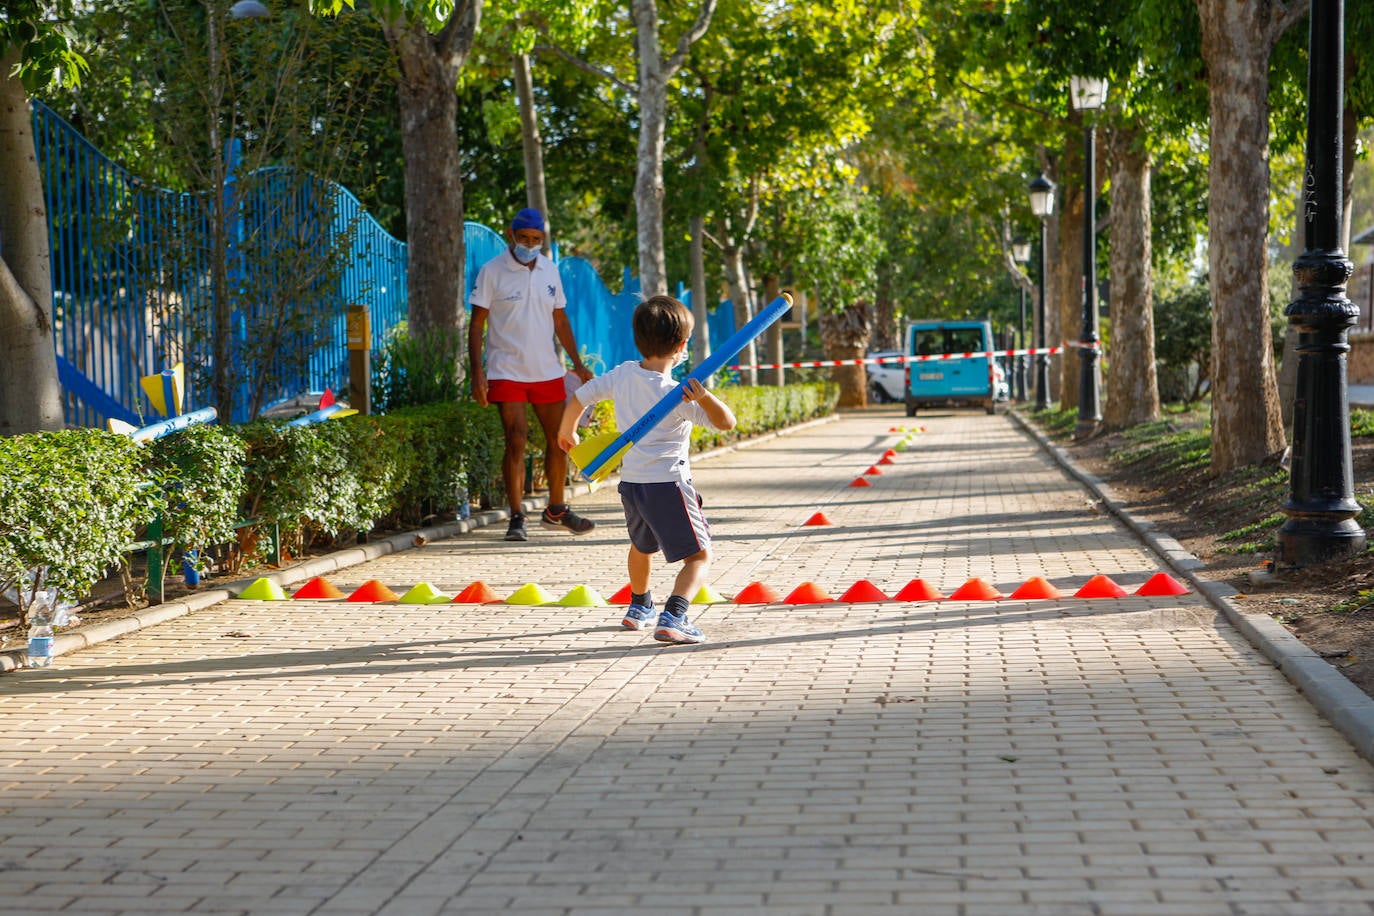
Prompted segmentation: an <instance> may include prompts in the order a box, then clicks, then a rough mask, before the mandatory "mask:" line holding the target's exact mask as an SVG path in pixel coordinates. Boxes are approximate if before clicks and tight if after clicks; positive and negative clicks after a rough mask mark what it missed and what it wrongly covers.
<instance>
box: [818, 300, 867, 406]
mask: <svg viewBox="0 0 1374 916" xmlns="http://www.w3.org/2000/svg"><path fill="white" fill-rule="evenodd" d="M819 323H820V332H821V343H822V344H823V345H824V347H825V356H826V359H834V360H840V359H862V358H863V356H864V354H865V353H867V352H868V338H869V326H868V307H867V305H865V304H864V303H862V302H856V303H854V304H853V305H851V306H849V307H848V308H846V309H845V310H844V311H842V312H830V311H821V313H820V315H819ZM830 377H831V378H832V379H834V380H835V381H836V382H837V383H839V386H840V399H839V403H838V406H840V407H866V406H868V373H867V371H865V369H864V367H863V366H861V365H851V366H835V367H834V368H833V369H831V370H830Z"/></svg>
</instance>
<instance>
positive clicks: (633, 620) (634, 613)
mask: <svg viewBox="0 0 1374 916" xmlns="http://www.w3.org/2000/svg"><path fill="white" fill-rule="evenodd" d="M653 620H654V609H653V608H651V607H645V606H644V605H642V604H631V605H630V606H629V607H628V608H627V609H626V610H625V618H624V619H623V620H621V621H620V625H621V626H622V627H624V628H625V629H627V630H642V629H644V628H645V627H647V626H649V625H650V624H652V623H653Z"/></svg>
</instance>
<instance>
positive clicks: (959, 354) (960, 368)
mask: <svg viewBox="0 0 1374 916" xmlns="http://www.w3.org/2000/svg"><path fill="white" fill-rule="evenodd" d="M992 349H993V346H992V325H991V324H989V323H988V322H986V321H913V322H912V323H911V324H910V325H908V326H907V329H906V355H907V356H911V357H922V356H925V357H941V358H938V359H928V360H920V359H913V360H912V361H910V362H908V363H907V364H906V397H905V400H906V415H907V416H908V417H914V416H916V411H917V409H918V408H921V407H948V406H956V407H982V408H984V409H985V410H986V411H987V412H988V413H994V412H995V411H996V405H997V403H998V401H999V400H1005V397H1003V394H1004V392H1005V389H1006V386H1005V385H1004V384H1003V383H1002V379H1001V378H999V376H1004V375H1005V373H1003V371H1002V368H1001V366H999V365H998V363H997V360H996V359H995V358H994V357H993V355H992Z"/></svg>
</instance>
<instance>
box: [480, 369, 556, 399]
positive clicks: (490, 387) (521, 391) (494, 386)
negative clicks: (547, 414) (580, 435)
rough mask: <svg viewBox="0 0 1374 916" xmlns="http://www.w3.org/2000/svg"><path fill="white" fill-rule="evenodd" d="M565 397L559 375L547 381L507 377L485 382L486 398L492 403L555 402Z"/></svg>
mask: <svg viewBox="0 0 1374 916" xmlns="http://www.w3.org/2000/svg"><path fill="white" fill-rule="evenodd" d="M567 399H568V395H567V393H566V392H565V391H564V390H563V377H562V376H561V375H560V376H559V377H558V378H555V379H550V380H549V381H547V382H515V381H511V380H510V379H508V378H494V379H491V380H490V381H488V382H487V400H488V401H490V402H491V403H493V404H496V403H498V402H500V401H517V402H518V401H529V402H530V403H531V404H557V403H558V402H560V401H566V400H567Z"/></svg>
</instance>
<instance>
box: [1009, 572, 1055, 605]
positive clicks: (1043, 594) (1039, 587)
mask: <svg viewBox="0 0 1374 916" xmlns="http://www.w3.org/2000/svg"><path fill="white" fill-rule="evenodd" d="M1011 597H1013V598H1023V599H1027V600H1040V599H1045V598H1048V599H1054V598H1062V597H1064V596H1063V595H1062V594H1061V593H1060V591H1059V589H1057V588H1055V587H1054V585H1052V584H1051V583H1050V581H1049V580H1048V579H1046V578H1045V577H1044V576H1031V577H1030V578H1029V579H1027V580H1026V581H1025V582H1022V583H1021V587H1020V588H1018V589H1017V590H1016V591H1014V592H1012V593H1011Z"/></svg>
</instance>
